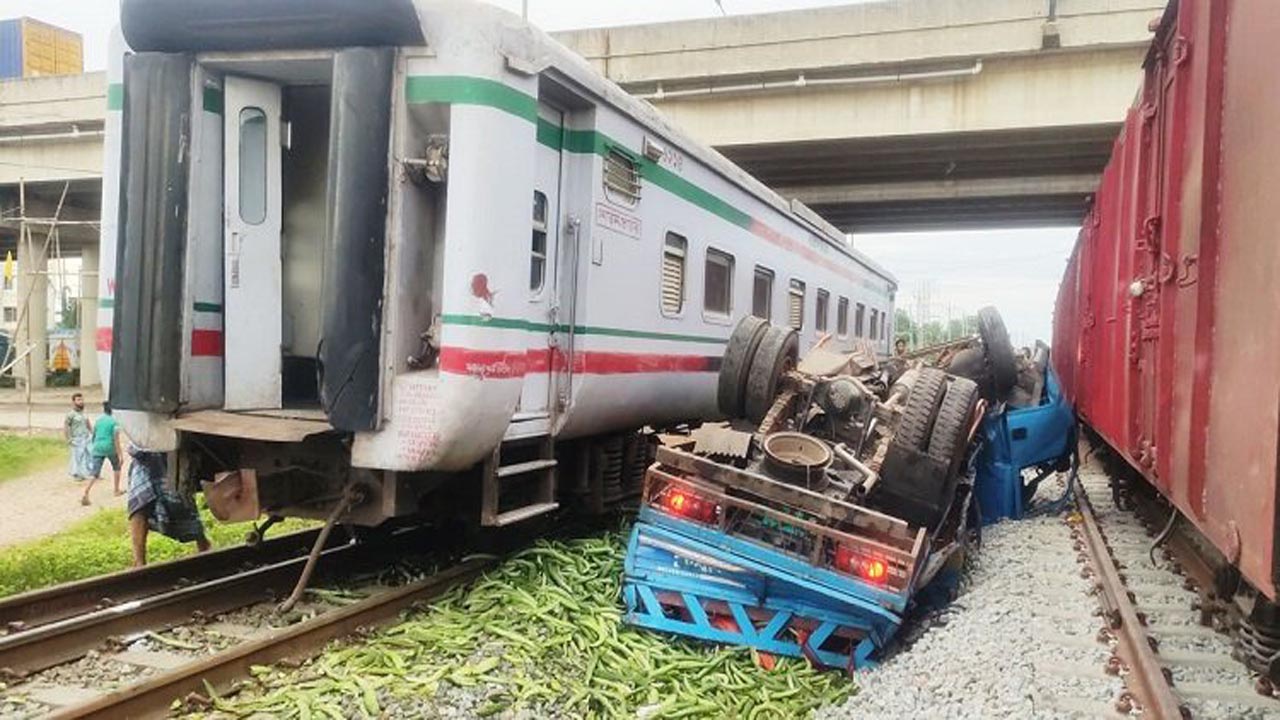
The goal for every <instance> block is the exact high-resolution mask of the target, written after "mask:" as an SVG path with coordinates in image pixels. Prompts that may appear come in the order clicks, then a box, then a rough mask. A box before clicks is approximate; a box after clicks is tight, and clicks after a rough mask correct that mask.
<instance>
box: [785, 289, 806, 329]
mask: <svg viewBox="0 0 1280 720" xmlns="http://www.w3.org/2000/svg"><path fill="white" fill-rule="evenodd" d="M787 322H788V323H789V324H790V325H791V327H793V328H795V329H797V330H799V329H800V328H802V327H804V283H803V282H801V281H799V280H792V281H791V289H790V291H789V292H788V293H787Z"/></svg>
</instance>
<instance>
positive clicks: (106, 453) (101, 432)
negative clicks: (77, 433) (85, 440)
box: [80, 403, 124, 505]
mask: <svg viewBox="0 0 1280 720" xmlns="http://www.w3.org/2000/svg"><path fill="white" fill-rule="evenodd" d="M120 438H121V432H120V426H119V425H118V424H117V423H116V419H115V418H114V417H112V416H111V403H102V415H100V416H99V417H98V419H97V421H95V422H94V423H93V443H92V444H91V445H90V447H89V455H90V458H91V462H90V464H89V469H90V470H91V471H92V473H91V474H90V476H89V484H88V485H85V486H84V496H83V497H81V498H80V504H81V505H88V504H89V491H90V490H92V489H93V484H94V483H96V482H98V480H99V479H100V478H101V477H102V465H103V463H110V464H111V475H112V477H111V479H112V483H111V485H112V489H113V491H114V492H115V495H116V497H119V496H121V495H123V494H124V491H122V490H121V489H120V471H121V469H122V468H121V466H120V458H121V456H122V455H123V453H121V452H120V450H121V447H122V443H121V442H120Z"/></svg>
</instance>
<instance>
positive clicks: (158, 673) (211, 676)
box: [0, 529, 483, 717]
mask: <svg viewBox="0 0 1280 720" xmlns="http://www.w3.org/2000/svg"><path fill="white" fill-rule="evenodd" d="M298 535H299V537H282V538H279V539H278V542H276V543H275V544H274V545H272V546H270V547H268V548H265V549H266V550H267V552H266V554H265V555H263V556H260V557H259V556H253V559H255V560H256V561H257V562H256V563H246V560H247V558H249V557H250V554H247V553H245V552H242V551H235V552H233V551H225V552H224V553H223V554H222V555H221V556H216V557H215V554H213V553H210V554H209V555H207V556H199V557H198V558H195V559H193V561H185V562H181V563H171V564H169V565H170V566H171V567H165V566H156V567H155V569H152V570H145V569H144V570H140V571H127V572H124V573H117V574H114V575H110V576H105V577H103V578H97V579H93V580H86V581H82V582H79V583H71V584H69V585H67V586H61V587H56V588H51V589H48V590H43V591H38V592H33V593H27V594H25V595H22V596H16V597H14V598H11V599H10V600H8V601H6V602H5V603H4V610H5V611H6V612H7V613H8V615H9V616H10V617H21V618H24V619H23V620H21V621H18V620H14V621H11V628H10V632H9V633H8V634H6V635H4V636H0V673H2V674H3V678H0V680H2V681H3V682H2V683H0V716H4V717H10V716H17V717H41V716H45V715H49V714H53V715H56V716H65V717H81V716H102V717H118V716H121V713H122V712H124V713H125V714H126V715H128V716H131V717H132V716H140V715H157V714H163V712H164V711H165V710H166V708H168V706H169V703H170V702H171V701H173V700H174V699H175V698H177V697H180V696H181V695H182V694H184V693H185V692H190V691H191V690H195V689H199V690H200V691H201V692H205V691H204V690H203V688H204V684H203V683H204V681H205V680H209V682H211V683H213V686H214V687H217V686H218V683H221V682H224V680H227V681H229V679H231V678H234V677H239V676H242V675H244V674H245V673H247V671H248V667H249V666H250V665H257V664H262V663H265V662H271V661H272V660H271V659H272V658H280V657H294V656H297V655H299V654H304V653H306V652H308V651H310V650H311V649H314V648H317V647H318V644H323V642H324V641H325V640H327V639H328V638H331V637H334V636H336V635H339V634H342V633H344V632H347V631H349V630H350V629H352V628H355V627H358V626H360V625H366V624H370V623H373V622H375V621H376V620H378V619H380V618H384V617H391V616H394V614H395V613H396V612H398V611H399V609H401V608H403V607H405V606H407V605H408V604H410V603H413V602H417V601H418V600H422V599H426V598H429V597H430V596H431V595H432V593H434V592H436V591H437V590H439V589H441V588H443V587H445V586H447V585H448V584H450V583H452V582H454V581H458V582H461V581H464V580H465V579H467V578H469V577H472V576H473V575H474V573H473V572H472V570H473V569H476V568H480V567H482V565H483V563H480V564H478V563H476V562H470V563H462V564H460V565H458V566H457V567H451V568H449V569H447V570H445V571H443V572H440V573H438V574H435V575H433V576H432V577H433V578H434V580H432V579H431V578H426V579H422V572H421V568H422V567H424V566H427V565H431V564H435V563H436V562H440V561H441V560H442V556H439V555H424V554H423V550H422V549H423V548H431V547H440V546H441V545H442V543H441V542H440V539H439V538H438V537H433V535H432V534H431V531H430V530H428V529H412V530H408V531H402V532H398V533H393V534H391V535H389V536H388V537H385V538H382V539H380V540H378V541H370V542H364V543H351V542H346V541H341V542H337V544H331V545H330V546H328V547H327V548H326V549H325V550H324V551H323V552H322V553H321V554H320V556H319V561H318V563H317V567H316V572H315V575H314V577H313V588H314V589H312V590H310V591H309V592H308V594H307V596H306V599H305V600H304V602H303V603H301V604H300V605H299V606H298V608H297V609H296V610H294V611H293V612H291V613H288V614H285V615H280V614H278V613H277V612H275V607H276V606H275V601H276V600H277V599H278V598H280V597H283V596H285V595H287V594H288V593H289V591H290V590H291V589H292V587H293V585H294V583H295V582H296V581H297V578H298V576H299V573H300V572H301V570H302V567H303V565H304V564H305V563H306V560H307V558H306V555H305V548H306V545H307V543H306V542H305V541H306V540H307V539H308V538H309V539H311V540H314V539H315V535H314V534H313V533H309V532H308V533H300V534H298ZM280 556H285V557H284V559H277V558H279V557H280ZM194 560H198V562H195V561H194ZM246 564H247V565H248V566H247V567H246ZM405 567H409V568H410V570H408V571H406V572H400V571H402V570H404V568H405ZM219 571H221V574H219ZM475 572H479V570H475ZM396 573H399V574H398V575H396V577H390V576H391V575H395V574H396ZM406 574H408V575H409V577H410V578H411V579H410V581H409V582H408V583H404V582H403V580H404V576H405V575H406ZM131 580H132V581H133V583H132V584H131V582H130V581H131ZM388 580H390V583H388ZM353 584H354V585H353ZM317 586H318V587H317ZM104 590H111V591H112V592H115V591H123V592H120V593H117V597H119V596H121V595H125V594H127V595H128V597H129V599H128V600H125V601H118V602H117V601H114V598H112V601H110V602H105V603H104V602H99V601H95V598H102V597H104V595H103V591H104ZM107 597H110V596H109V595H108V596H107ZM77 610H79V612H76V611H77ZM317 643H318V644H317ZM193 683H194V684H193ZM171 690H172V691H173V692H174V694H170V695H167V696H166V697H164V698H163V702H161V700H160V697H161V695H164V694H165V693H168V692H170V691H171ZM179 690H182V692H179ZM117 703H124V705H122V706H120V707H121V708H124V709H126V710H127V712H125V710H122V709H120V708H117ZM94 708H98V709H97V710H95V709H94ZM140 709H141V710H140ZM143 710H145V712H144V711H143ZM99 714H100V715H99Z"/></svg>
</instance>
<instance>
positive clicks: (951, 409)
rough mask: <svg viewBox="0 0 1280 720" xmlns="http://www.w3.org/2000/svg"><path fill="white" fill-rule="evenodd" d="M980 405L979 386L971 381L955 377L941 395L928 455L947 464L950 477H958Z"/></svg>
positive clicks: (930, 436)
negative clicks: (974, 416)
mask: <svg viewBox="0 0 1280 720" xmlns="http://www.w3.org/2000/svg"><path fill="white" fill-rule="evenodd" d="M977 404H978V385H977V383H975V382H973V381H972V380H968V379H966V378H962V377H953V378H951V381H950V382H948V383H947V389H946V392H944V393H943V394H942V404H941V405H940V406H939V407H938V414H937V419H936V420H934V421H933V431H932V432H931V433H930V434H929V447H928V449H927V450H926V451H925V452H926V454H928V455H929V456H931V457H933V458H935V459H936V460H939V461H941V462H944V463H946V465H947V467H948V468H950V470H949V475H955V473H956V470H958V469H959V467H960V461H961V460H963V459H964V453H965V449H966V448H967V447H968V445H969V442H968V440H969V426H970V424H971V423H972V421H973V409H974V407H976V406H977Z"/></svg>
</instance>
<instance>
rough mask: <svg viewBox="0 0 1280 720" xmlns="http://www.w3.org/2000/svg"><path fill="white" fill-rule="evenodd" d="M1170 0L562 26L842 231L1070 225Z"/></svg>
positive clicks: (587, 52) (941, 3) (1009, 1)
mask: <svg viewBox="0 0 1280 720" xmlns="http://www.w3.org/2000/svg"><path fill="white" fill-rule="evenodd" d="M1164 6H1165V0H980V1H978V0H969V1H967V2H958V1H957V0H888V1H882V2H867V3H862V4H856V5H846V6H838V7H831V8H822V9H814V10H800V11H792V12H785V13H774V14H766V15H748V16H737V17H725V18H715V19H710V20H696V21H686V22H674V23H659V24H653V25H637V26H630V27H618V28H603V29H594V30H582V31H574V32H566V33H560V34H558V35H557V37H558V39H559V40H561V41H562V42H564V43H566V44H567V45H569V46H570V47H572V48H574V49H575V50H577V51H578V52H579V53H580V54H582V55H583V56H584V57H586V58H587V59H588V60H589V61H590V62H591V63H592V64H593V65H595V67H596V68H597V69H598V70H600V71H601V72H603V73H604V74H606V75H607V76H609V77H610V78H611V79H613V80H614V81H615V82H618V83H619V84H621V85H622V86H623V87H624V88H626V89H627V90H629V91H630V92H632V93H633V94H636V95H639V96H641V97H645V98H647V99H649V100H650V101H651V102H653V103H654V105H656V106H657V107H659V108H661V109H662V111H663V112H665V113H666V114H668V115H669V116H670V117H672V118H673V119H674V120H675V121H676V122H677V123H678V124H679V125H681V126H682V127H683V128H685V129H686V130H688V131H689V132H690V133H691V134H692V135H693V136H694V137H697V138H699V139H701V140H703V141H705V142H707V143H710V144H711V145H714V146H716V147H717V148H718V149H719V150H720V151H721V152H723V153H724V154H725V155H727V156H728V157H729V158H730V159H732V160H734V161H735V162H737V163H738V164H740V165H742V166H744V167H745V168H747V169H748V170H749V171H751V172H752V173H753V174H754V175H756V176H757V177H759V178H760V179H761V180H763V181H764V182H765V183H767V184H769V185H771V186H773V187H774V188H776V189H777V190H778V191H779V192H781V193H782V194H783V195H784V196H788V197H796V198H799V199H800V200H802V201H804V202H805V203H806V204H808V205H810V206H811V207H812V208H813V209H814V210H816V211H818V212H819V213H821V214H822V215H824V216H825V217H826V218H827V219H828V220H830V221H831V222H833V223H835V224H836V225H838V226H839V227H841V228H842V229H845V230H846V231H850V232H854V231H872V230H886V229H926V228H942V229H947V228H960V227H993V226H1030V225H1055V224H1061V225H1070V224H1075V223H1078V222H1079V219H1080V217H1081V214H1082V208H1083V202H1084V199H1085V197H1086V196H1087V195H1088V194H1089V193H1090V192H1091V191H1092V189H1093V188H1094V186H1095V185H1096V181H1097V179H1098V174H1099V172H1100V171H1101V169H1102V167H1103V165H1104V164H1105V163H1106V160H1107V158H1108V156H1109V155H1110V150H1111V144H1112V141H1113V140H1114V138H1115V136H1116V133H1117V132H1118V130H1119V127H1120V122H1121V120H1122V119H1123V116H1124V112H1125V109H1126V108H1127V107H1128V106H1129V104H1130V103H1131V102H1132V100H1133V97H1134V95H1135V93H1136V92H1137V89H1138V86H1139V83H1140V79H1141V74H1140V68H1141V64H1142V58H1143V56H1144V54H1145V51H1146V46H1147V43H1148V41H1149V39H1150V33H1149V31H1148V24H1149V23H1150V22H1151V21H1152V20H1153V19H1155V18H1157V17H1159V15H1160V13H1161V12H1162V11H1163V9H1164Z"/></svg>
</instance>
